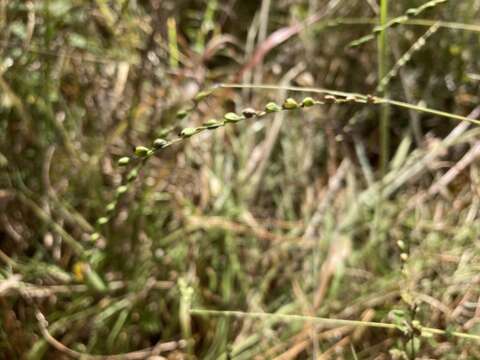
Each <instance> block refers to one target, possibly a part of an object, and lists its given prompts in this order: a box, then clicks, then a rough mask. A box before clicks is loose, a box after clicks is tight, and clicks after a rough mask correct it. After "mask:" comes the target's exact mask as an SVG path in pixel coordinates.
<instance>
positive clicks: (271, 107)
mask: <svg viewBox="0 0 480 360" xmlns="http://www.w3.org/2000/svg"><path fill="white" fill-rule="evenodd" d="M281 110H282V108H281V107H280V106H278V105H277V104H275V103H274V102H269V103H268V104H267V105H265V112H267V113H273V112H277V111H281Z"/></svg>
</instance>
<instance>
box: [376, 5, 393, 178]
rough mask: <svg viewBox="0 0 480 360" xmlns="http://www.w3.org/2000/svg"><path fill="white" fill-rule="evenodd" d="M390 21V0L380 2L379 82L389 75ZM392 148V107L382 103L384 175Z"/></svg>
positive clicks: (381, 133) (381, 128)
mask: <svg viewBox="0 0 480 360" xmlns="http://www.w3.org/2000/svg"><path fill="white" fill-rule="evenodd" d="M387 21H388V0H382V1H381V2H380V26H381V27H382V30H381V32H380V35H379V37H378V44H377V46H378V81H379V83H380V82H381V80H382V79H383V78H385V76H386V75H387V67H388V48H387V41H388V37H387V36H388V35H387V29H386V28H384V26H385V24H386V23H387ZM379 94H380V95H381V96H388V89H387V87H386V86H385V87H383V88H381V89H380V91H379ZM389 148H390V107H389V106H388V103H385V104H382V106H381V109H380V172H381V174H382V176H383V175H384V174H385V172H386V171H387V165H388V158H389Z"/></svg>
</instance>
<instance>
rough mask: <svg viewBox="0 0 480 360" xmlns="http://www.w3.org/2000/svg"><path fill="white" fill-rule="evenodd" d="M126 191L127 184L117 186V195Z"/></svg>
mask: <svg viewBox="0 0 480 360" xmlns="http://www.w3.org/2000/svg"><path fill="white" fill-rule="evenodd" d="M127 191H128V186H127V185H121V186H119V187H118V188H117V195H122V194H125V193H126V192H127Z"/></svg>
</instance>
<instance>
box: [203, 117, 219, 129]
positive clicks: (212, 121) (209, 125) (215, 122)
mask: <svg viewBox="0 0 480 360" xmlns="http://www.w3.org/2000/svg"><path fill="white" fill-rule="evenodd" d="M222 125H223V123H222V122H221V121H218V120H215V119H210V120H207V121H206V122H205V123H203V126H205V127H206V128H207V129H216V128H219V127H220V126H222Z"/></svg>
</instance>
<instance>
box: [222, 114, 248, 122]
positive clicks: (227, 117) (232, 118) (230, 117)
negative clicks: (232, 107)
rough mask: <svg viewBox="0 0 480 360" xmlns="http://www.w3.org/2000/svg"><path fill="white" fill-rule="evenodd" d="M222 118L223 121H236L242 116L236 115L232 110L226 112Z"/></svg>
mask: <svg viewBox="0 0 480 360" xmlns="http://www.w3.org/2000/svg"><path fill="white" fill-rule="evenodd" d="M223 118H224V119H225V122H233V123H235V122H238V121H240V120H242V119H243V117H242V116H238V115H237V114H235V113H233V112H229V113H226V114H225V115H224V116H223Z"/></svg>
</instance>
